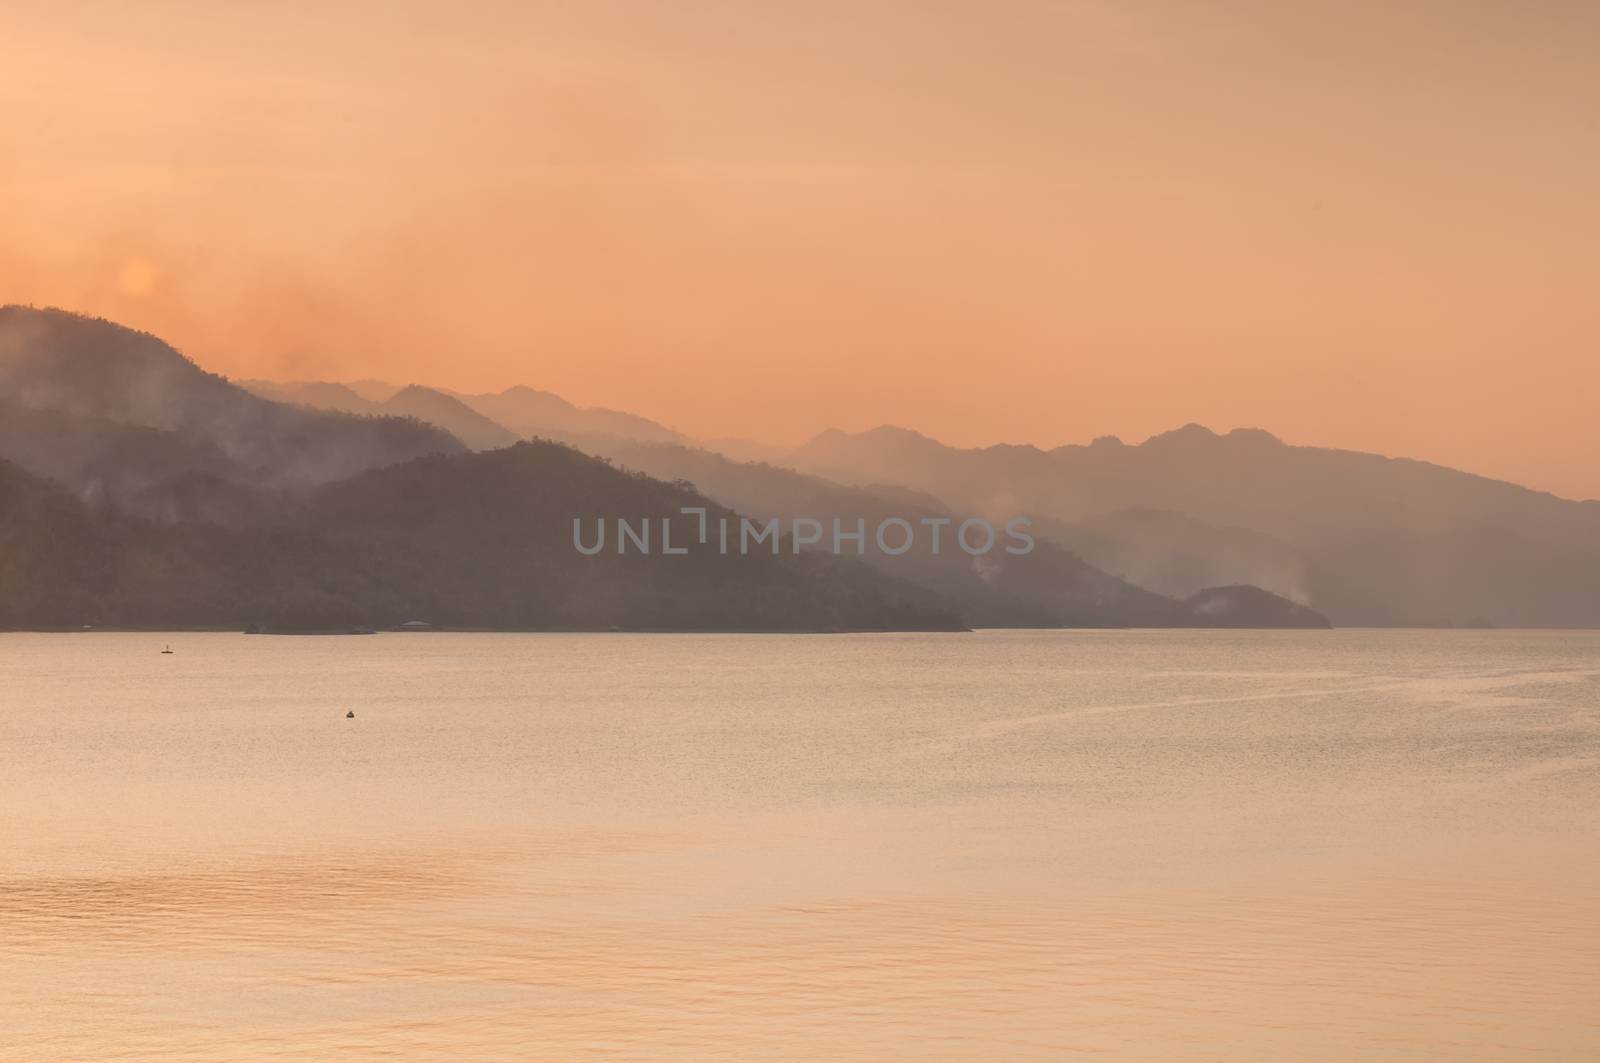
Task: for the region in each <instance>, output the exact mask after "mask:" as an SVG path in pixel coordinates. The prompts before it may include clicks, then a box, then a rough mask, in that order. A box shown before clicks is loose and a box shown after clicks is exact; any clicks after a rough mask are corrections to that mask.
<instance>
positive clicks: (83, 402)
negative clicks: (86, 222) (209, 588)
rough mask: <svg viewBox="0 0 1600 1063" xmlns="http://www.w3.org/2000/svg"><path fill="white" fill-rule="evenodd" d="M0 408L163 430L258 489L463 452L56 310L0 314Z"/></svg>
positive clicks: (416, 426)
mask: <svg viewBox="0 0 1600 1063" xmlns="http://www.w3.org/2000/svg"><path fill="white" fill-rule="evenodd" d="M0 401H3V402H6V403H8V404H10V405H11V406H12V407H15V408H23V409H30V410H43V411H53V412H55V413H57V414H60V415H62V416H63V417H65V418H83V419H86V420H84V421H81V422H79V423H82V424H85V425H88V424H90V423H94V424H99V425H107V424H110V425H125V426H133V427H139V428H147V429H154V430H156V431H159V432H165V433H170V434H171V435H172V436H173V437H175V442H173V441H168V442H163V443H161V444H160V445H161V446H165V447H171V446H187V447H194V448H214V449H215V450H216V451H217V452H220V454H221V455H222V457H223V458H225V459H226V461H227V462H228V463H229V468H230V470H231V471H233V472H234V473H236V474H237V475H239V476H240V477H242V478H244V479H246V480H248V481H249V482H251V483H256V484H268V485H309V484H315V483H320V482H325V481H328V480H335V479H339V478H342V477H345V476H349V475H352V474H354V473H356V472H359V471H361V470H362V469H367V468H371V467H373V466H375V465H383V464H389V463H392V462H396V461H404V460H406V459H409V458H413V457H417V456H419V455H422V454H429V453H436V452H437V453H451V452H457V451H460V450H461V449H462V444H461V442H460V441H459V440H457V439H455V438H454V437H453V436H451V435H450V434H449V433H448V432H445V431H442V430H441V429H439V428H436V427H434V426H432V425H428V424H424V423H422V422H421V421H418V420H416V419H412V418H403V417H357V416H352V415H350V414H345V413H337V412H332V411H325V410H314V409H310V408H307V407H303V406H290V405H285V404H283V403H278V402H272V401H269V400H267V399H263V398H261V397H260V396H258V395H255V394H252V393H251V392H249V391H247V390H245V389H244V388H242V387H239V386H237V385H235V384H232V383H230V382H229V381H227V380H225V379H224V378H222V377H220V376H217V375H215V374H212V373H207V372H205V371H204V370H202V369H201V368H200V367H198V366H197V365H195V364H194V363H193V362H191V361H190V360H189V359H187V358H185V357H184V356H183V355H181V354H179V353H178V352H177V351H175V350H173V349H172V348H171V347H170V346H168V345H167V344H165V343H163V342H161V341H160V340H158V339H156V338H155V337H154V336H150V335H148V334H146V333H141V332H135V331H133V330H132V329H128V328H124V327H122V326H120V325H115V324H113V323H111V322H109V321H104V320H100V319H97V318H88V317H82V316H79V315H77V314H71V313H67V312H66V311H62V310H35V309H32V308H29V307H21V306H6V307H0ZM63 423H65V422H63ZM128 438H129V439H131V438H132V437H128ZM145 438H148V439H152V440H153V439H154V437H145ZM152 445H154V444H152ZM10 456H11V453H9V452H0V457H10Z"/></svg>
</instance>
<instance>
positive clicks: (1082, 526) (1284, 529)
mask: <svg viewBox="0 0 1600 1063" xmlns="http://www.w3.org/2000/svg"><path fill="white" fill-rule="evenodd" d="M785 460H786V461H787V463H788V464H790V465H792V466H793V467H794V468H797V469H800V470H803V471H806V472H809V473H812V474H814V475H819V476H825V477H829V478H832V479H835V480H838V481H839V482H841V483H850V484H873V483H895V484H901V485H905V486H907V487H911V488H914V489H916V490H919V491H924V492H927V493H928V494H930V495H933V496H934V497H937V498H939V499H941V500H942V501H943V502H944V503H945V504H947V505H950V506H952V507H956V508H960V509H964V510H967V511H970V512H976V513H985V514H999V513H1014V512H1026V513H1031V514H1033V515H1035V516H1036V517H1038V518H1040V519H1041V521H1043V522H1044V526H1045V529H1046V534H1049V535H1051V536H1052V537H1053V538H1054V539H1055V540H1056V541H1057V542H1059V543H1061V544H1062V545H1064V546H1066V547H1068V548H1069V549H1072V550H1074V551H1077V552H1080V553H1081V554H1082V555H1083V556H1084V557H1085V558H1087V559H1089V560H1091V561H1093V562H1094V563H1096V564H1099V565H1102V566H1104V567H1105V568H1106V570H1107V571H1109V572H1111V573H1114V574H1116V575H1118V576H1121V577H1122V578H1124V579H1129V580H1134V581H1137V582H1140V583H1142V584H1143V585H1144V586H1146V587H1148V588H1150V589H1152V590H1158V591H1163V592H1165V593H1168V594H1180V595H1181V594H1186V593H1190V592H1192V591H1193V590H1194V589H1196V585H1204V584H1210V583H1252V584H1256V585H1258V586H1261V587H1263V588H1265V589H1267V590H1271V591H1274V592H1276V593H1278V594H1282V595H1284V596H1286V597H1290V598H1293V599H1294V600H1297V601H1300V602H1302V603H1304V604H1307V605H1309V606H1311V607H1312V608H1314V609H1317V610H1319V611H1321V612H1324V613H1326V614H1328V615H1329V616H1330V617H1331V618H1332V619H1333V620H1334V622H1335V623H1341V624H1419V625H1436V624H1460V623H1472V624H1480V623H1492V624H1495V625H1502V626H1545V627H1569V626H1571V627H1594V626H1600V502H1573V501H1568V500H1565V499H1560V498H1557V497H1555V496H1554V495H1550V494H1546V493H1543V492H1538V491H1531V490H1528V489H1526V488H1523V487H1518V486H1516V485H1514V484H1508V483H1502V482H1500V481H1496V480H1489V479H1485V478H1483V477H1480V476H1473V475H1470V474H1468V473H1463V472H1457V471H1455V470H1453V469H1446V468H1443V467H1441V466H1438V465H1431V464H1428V463H1426V462H1420V461H1410V460H1407V459H1402V458H1384V457H1379V456H1377V455H1372V454H1361V453H1356V452H1352V451H1342V450H1327V449H1322V448H1316V447H1297V446H1290V445H1288V444H1285V443H1283V442H1281V441H1280V440H1278V439H1276V438H1274V437H1273V436H1271V435H1269V434H1268V433H1266V432H1262V431H1259V430H1237V431H1233V432H1230V433H1228V434H1227V435H1217V434H1215V433H1213V432H1211V431H1209V430H1207V429H1205V428H1203V427H1201V426H1199V425H1188V426H1186V427H1184V428H1181V429H1178V430H1177V431H1174V432H1168V433H1166V434H1165V435H1161V436H1157V437H1155V438H1153V439H1150V440H1148V441H1146V442H1145V443H1143V444H1141V445H1139V446H1128V445H1126V444H1124V443H1122V442H1121V441H1119V440H1116V439H1112V438H1106V439H1100V440H1096V441H1095V442H1093V443H1091V444H1088V445H1086V446H1067V447H1060V448H1058V449H1055V450H1050V451H1045V450H1040V449H1037V448H1035V447H1028V446H995V447H987V448H982V449H971V450H968V449H959V448H955V447H949V446H945V445H944V444H942V443H939V442H938V441H936V440H933V439H929V438H927V437H926V436H922V435H919V434H917V433H915V432H910V431H906V430H904V429H898V428H879V429H875V430H873V431H869V432H861V433H854V434H851V433H845V432H837V431H832V432H825V433H823V434H822V435H820V436H817V437H816V438H815V439H813V440H811V441H810V442H809V443H807V444H806V445H805V446H803V447H801V448H799V449H798V450H797V451H795V452H793V453H791V454H790V455H788V456H787V458H786V459H785Z"/></svg>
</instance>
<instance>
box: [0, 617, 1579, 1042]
mask: <svg viewBox="0 0 1600 1063" xmlns="http://www.w3.org/2000/svg"><path fill="white" fill-rule="evenodd" d="M169 642H170V643H171V645H172V648H173V649H174V651H175V652H174V653H173V654H172V655H170V656H163V655H161V654H160V652H159V651H160V650H161V648H162V646H163V645H164V644H166V643H169ZM348 710H353V711H354V712H355V713H356V718H355V719H346V718H345V713H346V711H348ZM1597 883H1600V633H1571V632H1466V631H1462V632H1372V631H1335V632H1283V633H1274V632H1240V633H1225V632H1172V631H1167V632H1128V631H1123V632H979V633H975V634H936V635H920V634H919V635H854V636H798V637H795V636H719V635H706V636H671V635H493V634H444V633H437V634H407V635H400V634H385V635H378V636H369V637H361V638H353V637H352V638H275V637H245V636H241V635H224V634H173V635H144V634H98V633H88V634H82V635H0V1059H4V1060H6V1061H8V1063H10V1061H23V1060H25V1061H30V1063H31V1061H71V1063H89V1061H104V1060H163V1061H166V1060H183V1061H191V1060H192V1061H197V1063H198V1061H205V1063H218V1061H226V1063H237V1061H251V1060H304V1061H318V1063H322V1061H328V1060H340V1061H347V1060H380V1059H381V1060H406V1061H408V1063H409V1061H434V1060H439V1061H443V1060H449V1061H452V1063H454V1061H468V1060H470V1061H478V1063H482V1061H495V1060H563V1061H565V1060H579V1061H582V1060H599V1059H605V1060H696V1061H701V1060H918V1061H923V1060H1062V1059H1077V1058H1082V1059H1095V1060H1112V1061H1124V1060H1126V1061H1140V1063H1144V1061H1152V1060H1157V1061H1164V1060H1176V1061H1189V1060H1214V1061H1230V1063H1234V1061H1257V1060H1259V1061H1273V1063H1281V1061H1284V1060H1294V1061H1299V1063H1308V1061H1328V1063H1352V1061H1364V1060H1386V1061H1387V1060H1392V1061H1407V1063H1410V1061H1418V1060H1427V1061H1457V1060H1473V1061H1479V1060H1481V1061H1485V1063H1491V1061H1492V1063H1506V1061H1512V1060H1541V1061H1551V1060H1558V1061H1567V1060H1571V1061H1574V1063H1577V1061H1583V1063H1592V1061H1593V1060H1595V1059H1600V886H1597Z"/></svg>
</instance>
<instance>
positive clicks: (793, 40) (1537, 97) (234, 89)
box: [0, 0, 1600, 497]
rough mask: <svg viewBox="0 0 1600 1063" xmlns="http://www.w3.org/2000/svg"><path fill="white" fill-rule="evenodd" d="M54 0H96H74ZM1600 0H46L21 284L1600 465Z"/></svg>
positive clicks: (745, 416)
mask: <svg viewBox="0 0 1600 1063" xmlns="http://www.w3.org/2000/svg"><path fill="white" fill-rule="evenodd" d="M52 8H70V9H71V10H70V11H67V10H51V9H52ZM1597 101H1600V5H1597V4H1595V3H1592V2H1590V0H1532V2H1516V0H1503V2H1491V0H1431V2H1430V0H1411V2H1404V0H1402V2H1397V3H1393V4H1388V3H1385V4H1377V3H1374V4H1366V3H1345V2H1334V0H1323V2H1316V3H1311V2H1296V0H1214V2H1202V0H1058V2H1044V0H1010V2H999V3H995V2H982V0H973V2H965V3H936V2H931V0H923V2H914V0H878V2H874V0H851V2H842V0H841V2H834V0H809V2H806V3H750V2H746V0H726V2H700V0H682V2H674V3H659V2H655V0H582V2H575V3H574V2H565V3H557V2H518V3H471V2H463V3H457V4H451V5H438V4H421V3H418V4H406V3H393V2H390V3H370V4H361V3H345V4H337V5H329V4H312V3H298V2H282V3H272V4H268V3H255V4H229V3H224V2H209V3H179V2H160V0H148V2H145V3H140V4H127V3H121V2H118V3H110V2H107V3H92V2H86V3H76V4H71V5H48V4H27V5H23V4H18V5H12V6H11V9H10V10H8V12H7V14H6V17H5V28H4V32H3V33H0V302H10V301H15V302H31V303H35V304H41V305H43V304H52V305H61V306H66V307H69V308H73V309H80V310H85V311H89V312H94V313H98V314H103V315H105V316H108V317H112V318H114V319H117V320H120V321H123V322H126V323H129V324H133V325H136V326H139V327H142V328H146V329H149V330H151V331H153V332H156V333H158V334H160V335H161V336H163V337H164V338H167V339H169V340H171V341H172V342H174V343H176V344H177V345H179V346H180V347H181V348H183V349H184V350H185V351H186V352H187V353H189V354H190V355H192V356H193V357H195V358H196V360H198V361H199V362H201V363H202V364H203V365H205V366H206V367H208V368H212V369H215V370H218V371H221V372H225V373H228V374H230V375H236V376H253V375H259V376H273V377H308V378H312V377H314V378H350V377H361V376H378V377H383V378H386V379H390V380H394V381H400V382H404V381H410V380H417V381H420V382H424V383H436V384H443V385H447V386H453V387H458V388H466V389H489V388H493V389H498V388H501V387H504V386H506V385H509V384H512V383H528V384H532V385H535V386H539V387H545V388H549V389H551V390H554V391H558V392H560V393H562V394H564V395H566V396H567V397H569V398H571V399H573V400H574V401H578V402H582V403H586V404H599V405H608V406H613V407H618V408H622V409H629V410H633V411H636V412H639V413H644V414H647V415H650V416H653V417H656V418H658V419H660V420H663V421H665V422H667V423H669V424H672V425H674V426H675V427H678V428H681V429H683V430H685V431H689V432H692V433H695V434H700V435H708V436H709V435H745V436H754V437H759V438H767V439H777V440H780V441H783V440H792V439H799V438H801V437H804V436H807V435H809V434H811V433H812V432H814V431H816V430H818V429H821V428H823V427H827V426H838V427H843V428H852V429H855V428H865V427H870V426H872V425H874V424H878V423H884V422H890V423H897V424H902V425H906V426H909V427H914V428H918V429H921V430H923V431H925V432H928V433H929V434H931V435H935V436H938V437H940V438H943V439H946V440H948V441H950V442H954V443H960V444H978V443H988V442H995V441H1024V440H1026V441H1031V442H1035V443H1038V444H1041V445H1053V444H1056V443H1060V442H1069V441H1086V440H1088V439H1090V438H1091V437H1093V436H1096V435H1101V434H1106V433H1114V434H1118V435H1121V436H1123V437H1124V438H1127V439H1129V440H1137V439H1141V438H1143V437H1144V436H1146V435H1148V434H1150V433H1153V432H1158V431H1162V430H1164V429H1167V428H1171V427H1175V426H1176V425H1178V424H1181V423H1183V422H1186V421H1191V420H1198V421H1201V422H1204V423H1207V424H1210V425H1211V426H1213V427H1215V428H1218V429H1226V428H1229V427H1233V426H1235V425H1257V426H1261V427H1264V428H1267V429H1269V430H1272V431H1274V432H1276V433H1277V434H1279V435H1281V436H1283V437H1285V438H1287V439H1289V440H1291V441H1296V442H1305V443H1317V444H1326V445H1334V446H1344V447H1351V448H1356V449H1363V450H1375V451H1380V452H1384V453H1392V454H1406V455H1410V456H1416V457H1424V458H1429V459H1432V460H1436V461H1440V462H1444V463H1446V464H1451V465H1455V466H1458V467H1462V468H1466V469H1470V470H1473V471H1477V472H1483V473H1487V474H1491V475H1496V476H1502V477H1505V478H1508V479H1513V480H1517V481H1519V482H1523V483H1528V484H1530V485H1533V486H1538V487H1544V488H1548V489H1551V490H1555V491H1557V492H1560V493H1564V494H1568V495H1578V496H1584V497H1600V416H1596V414H1595V409H1596V407H1597V405H1600V403H1597V397H1600V311H1597V306H1600V301H1597V299H1596V298H1595V294H1594V293H1595V289H1596V281H1595V278H1596V277H1597V276H1600V207H1597V206H1596V203H1597V199H1600V196H1597V192H1596V190H1597V189H1600V106H1597Z"/></svg>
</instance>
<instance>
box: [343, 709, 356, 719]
mask: <svg viewBox="0 0 1600 1063" xmlns="http://www.w3.org/2000/svg"><path fill="white" fill-rule="evenodd" d="M344 718H345V719H347V720H353V719H355V718H356V713H355V710H354V709H351V710H350V711H349V712H347V713H345V714H344Z"/></svg>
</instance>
